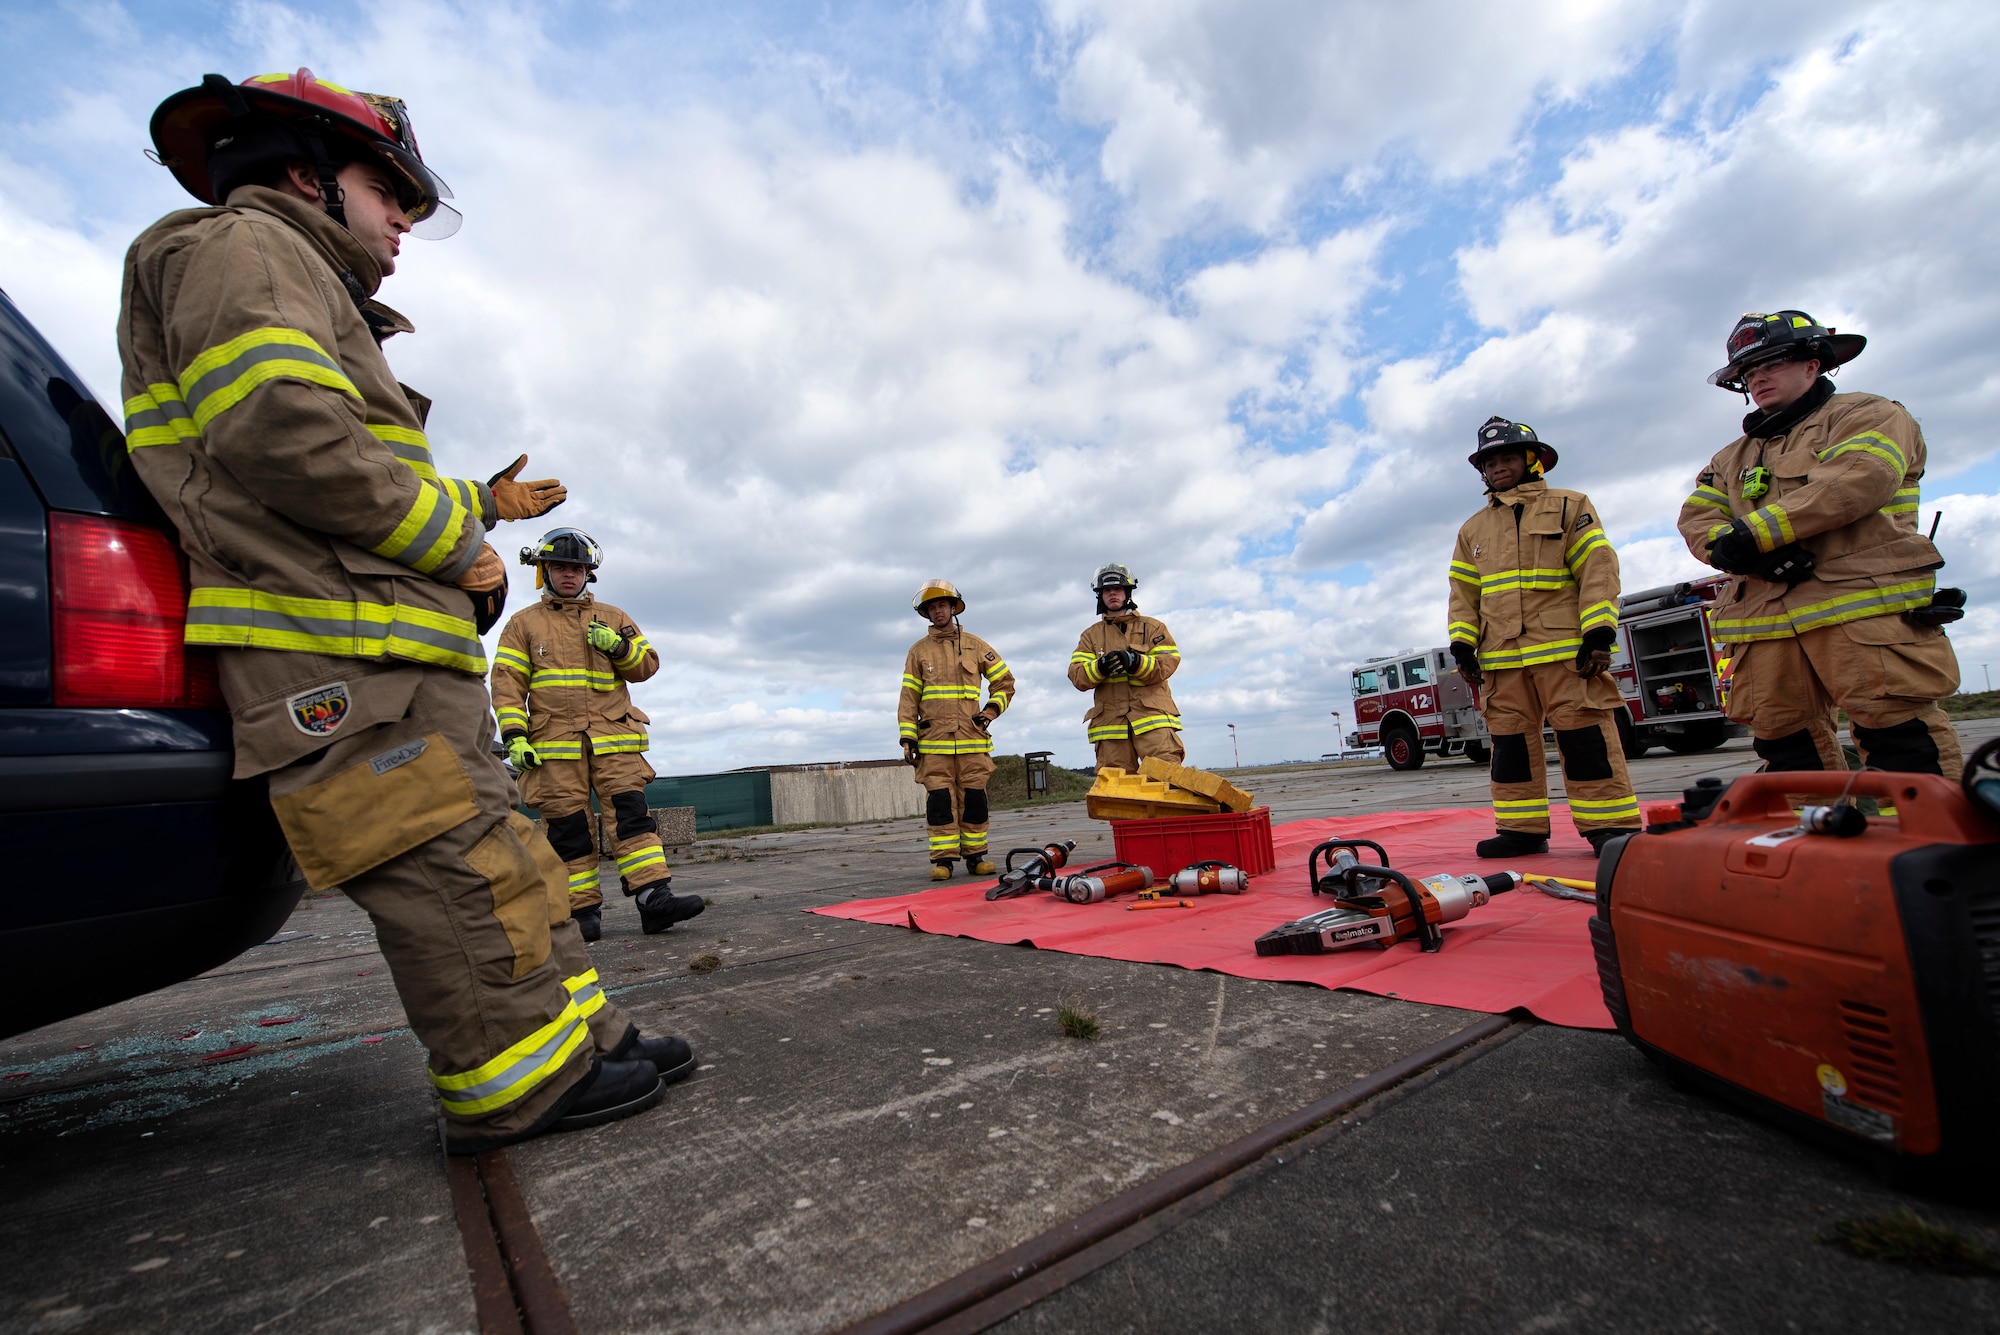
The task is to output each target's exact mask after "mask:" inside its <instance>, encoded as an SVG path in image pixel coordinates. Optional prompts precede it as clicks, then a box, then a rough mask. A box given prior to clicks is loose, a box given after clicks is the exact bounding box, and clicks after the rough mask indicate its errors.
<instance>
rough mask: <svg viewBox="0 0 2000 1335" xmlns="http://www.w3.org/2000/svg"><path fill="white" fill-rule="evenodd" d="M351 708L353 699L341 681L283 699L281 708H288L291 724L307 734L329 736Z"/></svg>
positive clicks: (344, 719) (345, 684)
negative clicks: (283, 702)
mask: <svg viewBox="0 0 2000 1335" xmlns="http://www.w3.org/2000/svg"><path fill="white" fill-rule="evenodd" d="M353 707H354V700H353V698H352V697H351V696H349V695H348V693H347V683H346V682H344V681H337V682H335V683H334V684H333V685H331V686H321V687H319V688H318V689H317V690H311V691H307V692H305V693H304V694H302V695H295V696H293V697H292V698H291V699H289V700H287V701H285V708H286V709H288V710H290V711H291V715H292V726H293V727H295V728H297V729H298V730H299V731H300V732H302V733H304V734H305V735H306V736H308V737H330V736H332V735H333V733H334V731H335V730H336V729H338V728H339V727H340V725H341V724H342V723H344V722H346V721H347V714H348V711H349V710H350V709H352V708H353Z"/></svg>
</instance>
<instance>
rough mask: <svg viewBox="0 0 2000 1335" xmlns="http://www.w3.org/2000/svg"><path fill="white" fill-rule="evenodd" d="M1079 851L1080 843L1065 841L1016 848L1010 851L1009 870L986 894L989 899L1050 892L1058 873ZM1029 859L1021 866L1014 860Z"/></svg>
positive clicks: (1008, 858) (1072, 840)
mask: <svg viewBox="0 0 2000 1335" xmlns="http://www.w3.org/2000/svg"><path fill="white" fill-rule="evenodd" d="M1075 851H1076V840H1074V839H1063V840H1059V841H1057V842H1056V843H1053V844H1043V845H1042V846H1041V847H1040V848H1012V849H1009V850H1007V869H1006V871H1004V872H1002V873H1001V876H1000V880H999V883H998V884H996V885H995V886H994V887H993V888H992V889H991V890H988V891H987V892H986V897H987V898H988V899H1013V898H1015V897H1016V896H1019V895H1025V894H1028V893H1030V892H1031V891H1035V890H1047V889H1048V888H1049V883H1050V882H1051V881H1052V880H1053V879H1054V878H1055V874H1056V873H1057V872H1059V871H1061V870H1062V869H1063V867H1064V866H1065V865H1066V864H1067V863H1068V862H1069V855H1070V854H1071V853H1073V852H1075ZM1018 857H1026V858H1027V861H1025V862H1023V863H1022V864H1021V865H1020V866H1018V867H1016V866H1015V865H1014V859H1015V858H1018Z"/></svg>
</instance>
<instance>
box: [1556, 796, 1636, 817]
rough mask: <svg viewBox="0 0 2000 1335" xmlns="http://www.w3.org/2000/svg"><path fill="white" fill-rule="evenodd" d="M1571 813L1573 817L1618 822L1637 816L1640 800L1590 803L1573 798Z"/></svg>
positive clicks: (1628, 799)
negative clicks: (1622, 817)
mask: <svg viewBox="0 0 2000 1335" xmlns="http://www.w3.org/2000/svg"><path fill="white" fill-rule="evenodd" d="M1569 812H1570V815H1572V816H1583V817H1588V818H1589V819H1591V820H1617V819H1618V818H1619V817H1621V816H1637V815H1638V814H1639V799H1638V798H1637V797H1608V798H1605V799H1603V800H1602V801H1597V802H1590V801H1585V800H1584V799H1583V798H1580V797H1572V798H1571V799H1570V800H1569Z"/></svg>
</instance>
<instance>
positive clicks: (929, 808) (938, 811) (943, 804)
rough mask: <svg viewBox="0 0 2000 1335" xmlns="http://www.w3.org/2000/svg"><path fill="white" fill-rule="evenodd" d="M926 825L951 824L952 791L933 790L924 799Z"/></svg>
mask: <svg viewBox="0 0 2000 1335" xmlns="http://www.w3.org/2000/svg"><path fill="white" fill-rule="evenodd" d="M924 823H925V824H927V825H949V824H951V789H949V788H933V789H931V790H930V793H929V794H928V795H927V796H926V797H925V798H924Z"/></svg>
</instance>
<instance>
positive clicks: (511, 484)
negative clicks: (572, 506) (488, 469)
mask: <svg viewBox="0 0 2000 1335" xmlns="http://www.w3.org/2000/svg"><path fill="white" fill-rule="evenodd" d="M527 466H528V456H527V455H525V454H524V455H522V456H521V457H520V458H518V459H516V460H515V461H514V462H513V463H512V464H509V465H508V466H507V467H505V468H503V469H501V470H500V471H499V472H497V473H495V474H494V475H493V476H492V478H490V479H489V480H488V481H487V483H486V485H487V486H488V487H490V488H492V490H493V508H494V510H495V511H497V512H498V513H499V515H500V517H501V518H502V519H533V518H534V517H535V516H536V515H545V514H547V513H548V512H549V511H551V510H553V509H555V508H556V507H557V506H558V505H561V504H562V503H563V502H564V501H566V500H568V499H569V488H568V487H565V486H564V485H563V484H562V483H561V482H559V481H558V480H556V479H555V478H552V477H542V478H535V479H534V480H533V481H529V482H522V481H519V480H518V479H519V477H520V475H521V470H522V469H523V468H526V467H527Z"/></svg>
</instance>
